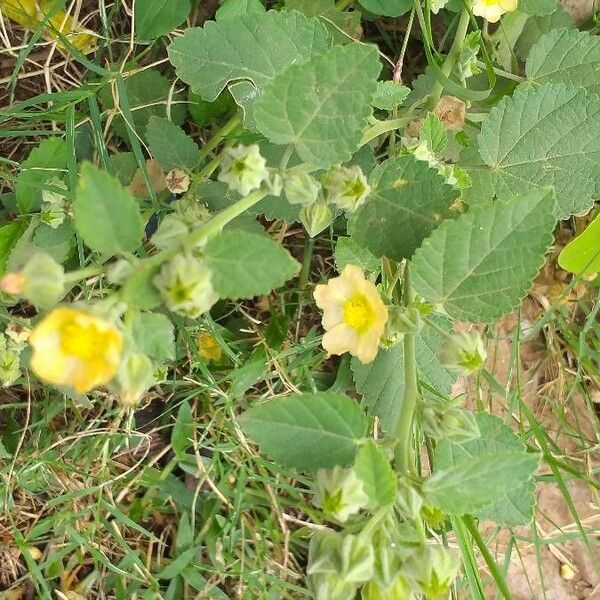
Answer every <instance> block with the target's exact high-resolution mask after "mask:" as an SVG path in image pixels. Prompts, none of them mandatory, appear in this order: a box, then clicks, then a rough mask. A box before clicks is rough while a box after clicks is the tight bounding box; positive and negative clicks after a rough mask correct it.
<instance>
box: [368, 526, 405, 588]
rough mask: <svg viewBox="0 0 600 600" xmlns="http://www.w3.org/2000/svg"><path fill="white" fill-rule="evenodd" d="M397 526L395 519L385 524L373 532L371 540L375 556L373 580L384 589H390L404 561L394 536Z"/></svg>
mask: <svg viewBox="0 0 600 600" xmlns="http://www.w3.org/2000/svg"><path fill="white" fill-rule="evenodd" d="M396 528H397V523H396V522H395V520H394V521H392V522H390V523H387V524H385V525H383V526H382V527H380V528H379V529H378V530H377V531H376V532H375V533H374V534H373V539H372V542H371V543H372V545H373V553H374V556H375V564H374V574H373V581H374V582H376V583H377V584H378V586H381V588H383V589H388V588H389V587H390V586H391V585H392V584H393V583H394V581H395V580H396V578H397V576H398V572H399V571H400V565H401V563H402V560H401V557H400V553H399V549H400V544H399V543H398V541H397V540H396V539H395V538H394V537H392V536H393V534H395V533H396ZM392 532H393V533H392Z"/></svg>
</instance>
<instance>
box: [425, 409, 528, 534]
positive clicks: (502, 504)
mask: <svg viewBox="0 0 600 600" xmlns="http://www.w3.org/2000/svg"><path fill="white" fill-rule="evenodd" d="M473 416H474V417H475V420H476V421H477V425H478V427H479V432H480V437H478V438H476V439H474V440H469V441H468V442H462V443H460V444H452V443H450V442H448V441H447V440H442V441H440V442H439V444H438V445H437V447H436V451H435V457H434V466H435V470H439V469H447V468H449V467H451V466H453V465H458V464H460V463H461V462H462V461H468V460H469V459H471V458H472V457H476V456H487V455H494V454H496V453H498V452H520V453H523V454H525V453H526V452H527V447H526V446H525V444H524V443H523V442H522V441H521V440H520V439H519V437H518V436H517V435H516V434H515V433H514V432H513V431H512V429H510V428H509V427H507V426H506V425H505V424H504V422H503V421H502V419H500V418H499V417H496V416H495V415H490V414H488V413H474V415H473ZM534 505H535V481H534V480H533V478H531V477H530V478H528V479H527V480H525V481H523V482H522V483H520V484H519V485H517V486H515V487H514V488H511V489H509V490H507V491H506V492H505V493H504V494H502V496H499V497H498V498H497V499H496V500H495V501H493V502H492V503H491V504H489V505H488V506H485V507H484V508H482V509H480V510H478V511H477V516H478V517H479V518H481V519H489V520H491V521H494V522H495V523H497V524H498V525H508V526H513V527H514V526H516V525H527V524H528V523H530V522H531V519H532V518H533V508H534Z"/></svg>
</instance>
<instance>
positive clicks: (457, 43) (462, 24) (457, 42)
mask: <svg viewBox="0 0 600 600" xmlns="http://www.w3.org/2000/svg"><path fill="white" fill-rule="evenodd" d="M470 18H471V17H470V15H469V11H468V10H467V9H466V8H463V10H462V12H461V13H460V19H459V21H458V26H457V27H456V33H455V35H454V41H453V42H452V46H451V47H450V50H449V52H448V55H447V56H446V60H445V61H444V64H443V65H442V67H441V71H442V73H443V74H444V75H445V76H446V77H448V76H449V75H450V73H451V72H452V67H454V64H455V63H456V59H457V58H458V56H459V54H460V51H461V48H462V45H463V43H464V41H465V36H466V35H467V31H468V30H469V21H470ZM443 89H444V88H443V85H442V84H441V83H440V82H439V81H436V82H435V85H434V86H433V89H432V90H431V95H430V97H431V102H430V104H431V106H435V105H436V104H437V101H438V100H439V99H440V97H441V95H442V90H443Z"/></svg>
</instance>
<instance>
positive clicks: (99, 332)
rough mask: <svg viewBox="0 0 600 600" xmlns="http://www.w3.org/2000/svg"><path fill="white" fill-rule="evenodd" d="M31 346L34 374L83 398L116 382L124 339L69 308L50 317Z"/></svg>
mask: <svg viewBox="0 0 600 600" xmlns="http://www.w3.org/2000/svg"><path fill="white" fill-rule="evenodd" d="M29 343H30V344H31V346H32V348H33V355H32V357H31V368H32V369H33V371H34V373H35V374H36V375H37V376H38V377H40V378H41V379H45V380H46V381H48V382H50V383H53V384H55V385H62V386H69V387H72V388H73V389H74V390H75V391H76V392H78V393H80V394H83V393H85V392H88V391H89V390H91V389H92V388H94V387H97V386H99V385H103V384H105V383H107V382H108V381H110V380H111V379H112V377H113V376H114V375H115V373H116V372H117V369H118V367H119V360H120V358H121V352H122V349H123V337H122V335H121V332H120V331H119V330H118V329H117V328H116V327H115V326H114V325H112V324H111V323H109V322H108V321H105V320H104V319H101V318H100V317H97V316H95V315H93V314H91V313H88V312H85V311H82V310H78V309H75V308H67V307H59V308H55V309H54V310H53V311H51V312H50V313H48V315H47V316H46V317H45V318H44V319H43V320H42V321H41V322H40V323H39V324H38V325H37V327H36V328H35V329H34V330H33V331H32V333H31V335H30V336H29Z"/></svg>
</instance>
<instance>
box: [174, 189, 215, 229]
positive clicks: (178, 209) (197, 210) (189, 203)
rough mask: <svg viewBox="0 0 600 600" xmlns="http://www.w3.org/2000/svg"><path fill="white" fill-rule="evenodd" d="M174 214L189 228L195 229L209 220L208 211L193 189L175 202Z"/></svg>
mask: <svg viewBox="0 0 600 600" xmlns="http://www.w3.org/2000/svg"><path fill="white" fill-rule="evenodd" d="M175 214H176V215H177V217H179V219H180V220H181V221H183V223H184V224H185V225H187V226H189V227H196V226H198V225H200V224H202V223H205V222H206V221H208V219H210V210H208V207H207V206H206V204H204V202H202V200H201V199H200V197H199V196H198V194H197V192H196V191H195V190H194V189H193V188H192V189H191V190H190V191H189V192H187V193H186V194H184V195H183V196H182V197H181V198H180V199H179V200H177V202H175ZM165 220H166V217H165ZM163 222H164V220H163Z"/></svg>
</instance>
